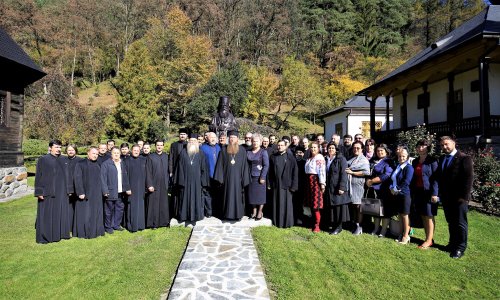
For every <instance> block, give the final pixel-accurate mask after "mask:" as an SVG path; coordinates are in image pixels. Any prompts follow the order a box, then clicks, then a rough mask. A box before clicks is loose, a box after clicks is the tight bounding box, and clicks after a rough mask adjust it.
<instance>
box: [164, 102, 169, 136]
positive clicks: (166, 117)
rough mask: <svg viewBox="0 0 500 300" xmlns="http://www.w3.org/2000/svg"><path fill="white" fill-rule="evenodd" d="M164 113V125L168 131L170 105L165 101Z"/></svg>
mask: <svg viewBox="0 0 500 300" xmlns="http://www.w3.org/2000/svg"><path fill="white" fill-rule="evenodd" d="M166 108H167V110H166V113H165V125H167V128H168V129H170V103H169V102H168V101H167V105H166Z"/></svg>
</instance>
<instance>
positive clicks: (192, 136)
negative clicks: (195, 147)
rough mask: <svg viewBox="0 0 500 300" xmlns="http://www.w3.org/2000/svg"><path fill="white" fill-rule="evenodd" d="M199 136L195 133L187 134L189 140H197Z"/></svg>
mask: <svg viewBox="0 0 500 300" xmlns="http://www.w3.org/2000/svg"><path fill="white" fill-rule="evenodd" d="M199 136H200V135H199V134H197V133H191V134H189V138H190V139H197V138H198V137H199Z"/></svg>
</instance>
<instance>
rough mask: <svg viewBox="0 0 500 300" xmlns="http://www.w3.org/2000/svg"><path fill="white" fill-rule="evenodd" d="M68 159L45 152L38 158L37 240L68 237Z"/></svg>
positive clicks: (36, 186) (36, 178) (38, 241)
mask: <svg viewBox="0 0 500 300" xmlns="http://www.w3.org/2000/svg"><path fill="white" fill-rule="evenodd" d="M67 166H68V165H67V160H66V158H65V157H63V156H54V155H51V154H46V155H44V156H42V157H40V158H39V159H38V162H37V164H36V175H35V197H38V196H43V197H44V200H38V207H37V214H36V223H35V227H36V242H37V243H41V244H45V243H50V242H57V241H60V240H61V239H69V238H70V231H71V228H69V224H70V221H69V215H68V212H69V198H68V184H67V182H66V180H67Z"/></svg>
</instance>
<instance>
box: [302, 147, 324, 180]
mask: <svg viewBox="0 0 500 300" xmlns="http://www.w3.org/2000/svg"><path fill="white" fill-rule="evenodd" d="M305 171H306V174H316V175H318V178H319V183H320V184H326V163H325V158H324V157H323V155H321V154H319V153H318V154H316V156H314V157H311V158H308V159H307V161H306V166H305Z"/></svg>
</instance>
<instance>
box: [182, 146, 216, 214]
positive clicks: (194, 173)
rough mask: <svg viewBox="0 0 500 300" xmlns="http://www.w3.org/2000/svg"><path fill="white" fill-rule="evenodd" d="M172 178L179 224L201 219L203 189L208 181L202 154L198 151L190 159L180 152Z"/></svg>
mask: <svg viewBox="0 0 500 300" xmlns="http://www.w3.org/2000/svg"><path fill="white" fill-rule="evenodd" d="M174 178H175V181H174V182H175V184H176V185H177V186H178V191H179V203H178V205H179V210H178V212H177V218H178V219H179V222H184V221H190V222H195V221H199V220H201V219H203V217H204V213H205V203H204V199H203V198H202V194H203V187H207V186H208V181H209V174H208V168H207V164H206V161H205V155H204V154H203V152H202V151H199V152H198V153H196V154H195V155H193V156H192V157H190V156H189V155H188V153H187V150H186V149H184V150H182V152H181V154H180V155H179V162H178V163H177V169H176V171H175V176H174Z"/></svg>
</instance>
